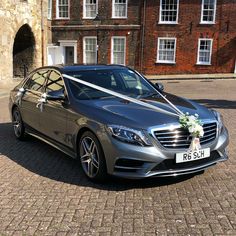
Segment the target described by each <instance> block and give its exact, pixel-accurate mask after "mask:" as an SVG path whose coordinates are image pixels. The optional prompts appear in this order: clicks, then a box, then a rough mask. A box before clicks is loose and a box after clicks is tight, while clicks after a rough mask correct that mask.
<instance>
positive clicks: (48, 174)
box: [0, 80, 236, 236]
mask: <svg viewBox="0 0 236 236" xmlns="http://www.w3.org/2000/svg"><path fill="white" fill-rule="evenodd" d="M164 85H165V87H166V91H170V92H173V93H175V94H182V95H183V96H185V97H188V98H192V99H194V100H196V101H198V102H201V103H203V104H205V105H207V106H208V107H210V108H214V109H217V110H219V111H220V112H221V113H222V114H223V116H224V120H225V123H226V125H227V127H228V129H229V132H230V141H231V142H230V145H229V156H230V159H229V160H228V161H227V162H224V163H221V164H218V165H217V166H215V167H213V168H210V169H209V170H207V171H205V173H203V174H200V175H196V176H193V175H192V176H185V177H182V178H154V179H145V180H141V181H140V180H139V181H137V180H136V181H131V180H122V179H114V178H110V179H109V180H108V181H107V183H104V184H94V183H92V182H90V181H88V180H87V178H86V177H85V176H84V175H83V174H82V171H81V170H80V167H79V164H78V163H77V162H76V161H75V160H72V159H70V158H69V157H67V156H65V155H64V154H63V153H60V152H59V151H57V150H55V149H54V148H52V147H50V146H48V145H47V144H44V143H42V142H41V141H38V140H36V139H34V138H28V139H27V141H24V142H19V141H17V140H16V139H15V138H14V136H13V132H12V127H11V124H10V119H9V114H8V108H7V102H8V99H7V98H2V99H0V108H1V109H0V235H115V236H116V235H127V236H128V235H137V236H140V235H141V236H142V235H148V236H149V235H206V236H208V235H236V168H235V167H236V141H235V140H236V118H235V117H236V93H235V91H236V81H227V82H226V81H218V80H217V81H212V82H201V81H180V82H174V83H173V82H172V81H167V82H164Z"/></svg>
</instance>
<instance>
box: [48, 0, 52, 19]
mask: <svg viewBox="0 0 236 236" xmlns="http://www.w3.org/2000/svg"><path fill="white" fill-rule="evenodd" d="M51 19H52V0H48V20H51Z"/></svg>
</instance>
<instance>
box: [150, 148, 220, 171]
mask: <svg viewBox="0 0 236 236" xmlns="http://www.w3.org/2000/svg"><path fill="white" fill-rule="evenodd" d="M219 159H220V155H219V153H218V152H217V151H213V152H211V156H210V157H208V158H204V159H200V160H195V161H189V162H183V163H176V160H175V159H166V160H164V161H163V162H161V163H160V164H158V165H156V166H155V167H154V168H153V169H152V171H164V170H181V169H187V168H193V167H197V166H201V165H207V164H208V163H211V162H214V161H217V160H219Z"/></svg>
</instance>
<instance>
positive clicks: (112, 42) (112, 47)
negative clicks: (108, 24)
mask: <svg viewBox="0 0 236 236" xmlns="http://www.w3.org/2000/svg"><path fill="white" fill-rule="evenodd" d="M114 39H124V64H121V65H124V66H125V64H126V37H125V36H113V37H111V64H114V55H113V53H114Z"/></svg>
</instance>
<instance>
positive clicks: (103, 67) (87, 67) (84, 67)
mask: <svg viewBox="0 0 236 236" xmlns="http://www.w3.org/2000/svg"><path fill="white" fill-rule="evenodd" d="M43 68H55V69H58V70H60V71H61V72H62V73H66V72H69V71H70V72H71V71H90V70H110V69H122V68H127V67H125V66H122V65H97V64H96V65H54V66H47V67H43Z"/></svg>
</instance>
